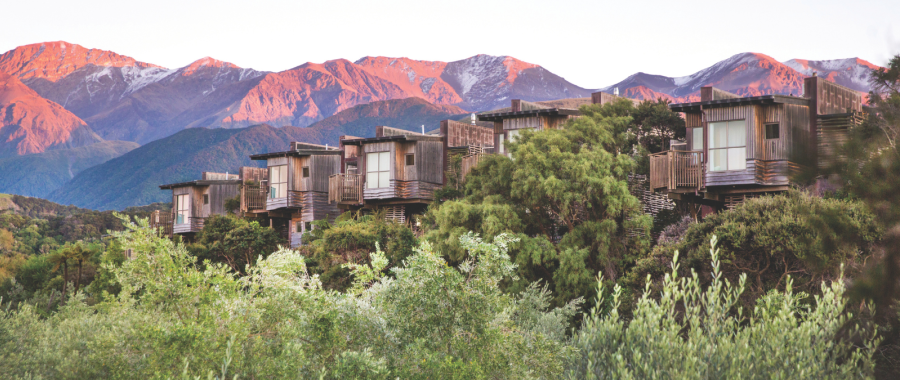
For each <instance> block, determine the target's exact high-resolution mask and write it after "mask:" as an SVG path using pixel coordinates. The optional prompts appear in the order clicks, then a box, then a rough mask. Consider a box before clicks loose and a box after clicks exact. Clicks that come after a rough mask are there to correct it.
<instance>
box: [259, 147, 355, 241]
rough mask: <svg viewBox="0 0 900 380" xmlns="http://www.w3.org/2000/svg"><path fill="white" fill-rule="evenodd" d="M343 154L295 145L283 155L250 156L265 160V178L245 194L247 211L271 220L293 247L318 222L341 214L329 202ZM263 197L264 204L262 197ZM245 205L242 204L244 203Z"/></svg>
mask: <svg viewBox="0 0 900 380" xmlns="http://www.w3.org/2000/svg"><path fill="white" fill-rule="evenodd" d="M341 154H342V152H341V151H340V150H339V149H337V148H334V147H328V146H325V145H317V144H308V143H302V142H292V143H291V147H290V149H289V150H287V151H284V152H273V153H263V154H256V155H252V156H250V159H252V160H259V161H266V169H267V171H266V175H267V177H266V179H265V181H263V182H262V183H260V184H259V185H257V186H256V187H254V186H253V185H248V186H247V187H246V188H245V191H244V192H243V194H244V196H245V197H246V204H247V205H248V212H250V213H254V214H257V215H259V216H262V217H268V219H269V221H270V226H272V227H273V228H275V229H277V230H279V231H280V232H281V233H282V235H283V236H284V237H285V238H286V239H288V240H289V241H290V245H291V246H292V247H296V246H298V245H300V244H302V242H301V236H302V235H303V233H305V232H307V231H309V230H310V229H311V228H312V224H311V222H313V221H315V220H324V219H328V220H334V218H336V217H337V216H338V215H339V214H340V211H339V210H338V208H337V207H336V206H335V205H332V204H329V202H328V178H329V177H330V176H331V175H333V174H336V173H340V171H341ZM260 195H263V197H264V199H265V201H264V202H263V201H262V200H261V199H260V198H261V197H260ZM243 203H245V202H242V204H243Z"/></svg>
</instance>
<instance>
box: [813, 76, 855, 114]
mask: <svg viewBox="0 0 900 380" xmlns="http://www.w3.org/2000/svg"><path fill="white" fill-rule="evenodd" d="M803 86H804V89H805V90H806V91H805V92H806V93H805V94H804V97H807V98H811V99H813V100H814V101H815V104H813V107H815V109H814V111H815V112H816V114H818V115H829V114H836V113H847V112H862V96H860V94H859V92H856V91H854V90H851V89H849V88H847V87H844V86H841V85H839V84H837V83H833V82H829V81H827V80H825V79H822V78H821V77H809V78H806V79H804V80H803Z"/></svg>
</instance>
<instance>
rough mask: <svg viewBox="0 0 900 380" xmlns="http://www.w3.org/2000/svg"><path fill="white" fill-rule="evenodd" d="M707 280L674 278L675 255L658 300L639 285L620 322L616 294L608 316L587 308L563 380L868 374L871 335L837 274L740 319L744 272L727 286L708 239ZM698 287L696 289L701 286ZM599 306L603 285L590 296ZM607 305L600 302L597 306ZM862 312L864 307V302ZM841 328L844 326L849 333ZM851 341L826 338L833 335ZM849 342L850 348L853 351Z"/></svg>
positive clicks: (778, 294)
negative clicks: (816, 291)
mask: <svg viewBox="0 0 900 380" xmlns="http://www.w3.org/2000/svg"><path fill="white" fill-rule="evenodd" d="M711 242H712V247H711V248H710V249H709V255H708V257H709V258H711V265H710V267H711V269H712V272H711V277H712V281H711V283H710V284H709V286H708V287H703V286H701V282H702V281H701V280H700V276H699V275H698V274H697V272H693V271H692V273H691V275H690V277H680V276H679V272H680V271H679V268H678V253H677V252H676V253H675V255H674V257H673V260H672V268H671V269H672V270H671V272H670V273H667V274H666V276H665V278H664V280H663V286H662V289H661V290H660V292H659V294H658V295H656V296H651V290H650V287H649V284H648V286H647V287H646V288H645V289H644V293H643V296H642V297H641V298H640V300H638V302H637V305H636V306H635V310H634V312H633V316H632V317H631V319H630V321H628V322H626V321H624V320H623V318H622V316H620V314H619V310H618V309H619V305H620V302H621V301H620V299H621V294H622V289H621V288H619V287H618V286H616V287H615V288H614V290H613V292H612V298H611V300H609V301H610V303H611V305H608V306H609V309H608V310H609V311H605V310H607V309H603V308H601V307H600V305H599V303H598V307H595V308H594V309H593V310H592V311H591V313H590V315H589V316H588V317H587V318H585V320H584V324H583V326H582V328H581V330H579V331H578V332H577V333H576V334H575V336H574V337H573V340H574V342H573V344H574V346H575V347H576V348H577V349H579V355H578V359H577V360H575V362H574V363H573V365H572V366H571V367H570V368H569V369H568V371H567V374H566V375H567V377H568V378H570V379H855V378H867V377H870V376H871V375H872V373H873V372H874V361H873V358H872V357H873V355H874V354H875V347H876V346H877V345H878V338H877V337H876V331H875V330H874V329H871V328H869V329H863V328H860V326H859V324H858V323H853V322H851V320H852V319H853V317H854V315H853V313H852V312H847V311H846V310H845V309H846V306H847V301H846V299H845V298H844V289H845V288H844V283H843V281H842V279H841V278H839V279H838V280H837V281H834V282H832V283H830V284H827V283H821V295H820V296H815V297H814V299H812V300H810V299H809V298H811V297H810V296H809V295H808V294H805V293H803V292H799V293H795V292H794V291H793V290H792V288H791V279H790V277H788V278H787V279H786V280H785V285H786V286H785V290H784V291H777V290H772V291H770V292H768V293H767V294H765V295H764V296H762V297H761V298H759V299H758V300H757V302H756V306H755V307H753V308H752V310H750V309H748V310H747V311H748V312H749V313H747V314H746V315H745V314H744V310H743V309H742V308H741V307H740V306H739V301H738V300H739V298H740V297H741V293H742V292H743V290H744V286H745V283H746V279H747V278H746V276H745V275H741V276H740V277H739V279H738V280H737V281H736V282H730V281H728V280H727V279H726V278H725V275H724V273H723V272H722V271H721V270H720V265H721V264H720V262H719V257H718V256H719V255H718V253H719V251H718V249H716V248H715V245H716V237H715V235H714V236H713V237H712V240H711ZM704 288H705V289H704ZM599 293H600V294H601V296H600V298H601V301H602V300H603V288H602V284H601V289H600V291H599ZM604 306H606V305H604ZM860 310H861V311H862V312H866V313H868V312H870V311H871V310H870V309H869V308H868V307H866V306H865V305H863V307H860ZM848 327H849V328H848ZM839 335H844V336H849V337H850V338H851V339H852V341H850V340H846V341H841V340H837V341H835V336H839ZM854 342H855V343H856V347H854Z"/></svg>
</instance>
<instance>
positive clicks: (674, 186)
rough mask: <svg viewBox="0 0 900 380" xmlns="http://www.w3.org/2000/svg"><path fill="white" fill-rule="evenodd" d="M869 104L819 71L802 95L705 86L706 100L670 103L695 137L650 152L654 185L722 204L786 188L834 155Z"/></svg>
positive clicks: (674, 196)
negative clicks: (795, 176)
mask: <svg viewBox="0 0 900 380" xmlns="http://www.w3.org/2000/svg"><path fill="white" fill-rule="evenodd" d="M861 107H862V98H861V96H860V94H859V93H858V92H856V91H854V90H851V89H849V88H846V87H843V86H840V85H837V84H835V83H832V82H829V81H826V80H824V79H822V78H819V77H816V76H813V77H810V78H806V80H805V81H804V94H803V96H802V97H795V96H785V95H763V96H753V97H740V96H737V95H735V94H731V93H728V92H725V91H722V90H719V89H716V88H713V87H703V88H702V89H701V100H700V101H699V102H693V103H682V104H671V105H670V106H669V108H670V109H671V110H672V111H675V112H681V113H683V114H684V117H685V124H686V127H687V138H686V141H684V142H678V143H674V144H672V149H671V150H669V151H665V152H661V153H657V154H654V155H652V156H651V157H650V183H651V187H652V188H653V190H655V191H659V192H667V193H668V194H669V197H670V198H672V199H680V200H685V201H689V202H693V203H695V204H705V205H710V206H714V207H723V206H727V207H730V206H733V205H735V204H737V203H739V202H741V201H743V200H744V199H746V198H748V197H754V196H757V195H760V194H765V193H776V192H781V191H785V190H787V189H788V188H789V187H790V186H791V180H790V176H791V173H792V172H795V171H797V170H799V169H801V168H803V167H808V166H812V165H818V163H819V160H820V159H825V158H826V156H827V154H828V152H829V151H830V150H832V146H833V145H834V141H835V139H836V138H838V135H840V134H841V132H840V131H843V132H844V133H845V132H846V130H847V128H849V127H850V126H851V125H853V124H855V123H857V122H858V120H859V113H860V112H861V111H862V108H861ZM820 125H821V126H822V128H819V126H820ZM835 132H836V133H835ZM820 146H822V147H823V149H822V150H823V152H822V155H819V153H820V152H819V150H820V149H819V147H820Z"/></svg>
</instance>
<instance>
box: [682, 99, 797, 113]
mask: <svg viewBox="0 0 900 380" xmlns="http://www.w3.org/2000/svg"><path fill="white" fill-rule="evenodd" d="M751 104H757V105H767V104H797V105H803V106H808V105H809V98H801V97H796V96H787V95H762V96H749V97H745V98H732V99H720V100H707V101H705V102H693V103H678V104H669V109H670V110H672V111H673V112H700V111H701V110H703V109H710V108H721V107H733V106H744V105H751Z"/></svg>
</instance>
